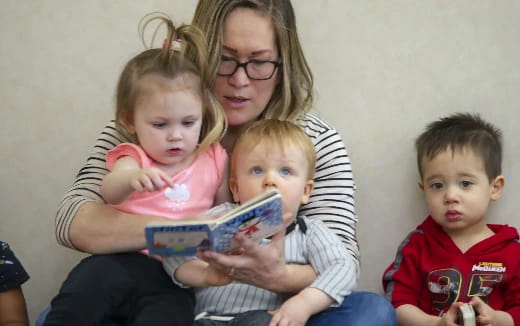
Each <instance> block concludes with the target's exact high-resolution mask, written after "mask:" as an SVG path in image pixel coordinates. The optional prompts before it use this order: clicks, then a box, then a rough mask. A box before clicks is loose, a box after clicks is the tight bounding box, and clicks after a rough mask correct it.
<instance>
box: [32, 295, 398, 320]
mask: <svg viewBox="0 0 520 326" xmlns="http://www.w3.org/2000/svg"><path fill="white" fill-rule="evenodd" d="M48 310H49V308H47V309H46V310H45V311H44V312H43V313H42V314H41V315H40V316H39V318H38V320H37V321H36V326H41V325H42V324H43V320H45V316H46V314H47V313H48ZM267 324H268V323H267ZM103 325H105V326H108V325H110V326H117V325H118V324H117V323H111V322H110V321H107V323H106V324H105V323H104V324H103ZM196 325H197V324H196ZM198 325H206V324H203V323H200V324H198ZM209 325H211V324H209ZM215 325H218V323H216V324H215ZM307 325H308V326H335V325H342V326H343V325H349V326H394V325H397V321H396V315H395V310H394V308H393V307H392V305H391V304H390V302H388V301H387V300H386V299H385V298H383V297H382V296H380V295H377V294H375V293H372V292H365V291H355V292H352V293H351V294H350V295H349V296H347V297H346V298H345V300H343V303H342V304H341V306H339V307H334V308H328V309H327V310H324V311H322V312H321V313H318V314H316V315H314V316H313V317H311V319H309V321H308V322H307Z"/></svg>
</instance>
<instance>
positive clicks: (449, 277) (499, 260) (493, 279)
mask: <svg viewBox="0 0 520 326" xmlns="http://www.w3.org/2000/svg"><path fill="white" fill-rule="evenodd" d="M488 227H489V228H491V230H492V231H493V232H495V235H493V236H491V237H489V238H487V239H485V240H482V241H481V242H479V243H477V244H475V245H474V246H473V247H471V248H470V249H468V250H467V251H466V252H465V253H463V252H461V251H460V250H459V248H458V247H457V246H456V245H455V243H454V242H453V241H452V240H451V238H450V237H449V236H448V235H447V234H446V233H445V232H444V231H443V230H442V228H441V227H440V225H438V224H437V223H436V222H435V221H434V220H433V219H432V218H431V217H428V218H426V220H425V221H424V222H423V223H422V224H421V225H419V226H418V227H417V229H416V230H414V231H412V232H411V233H410V234H409V235H408V236H407V237H406V239H405V240H404V241H403V242H402V243H401V245H400V247H399V249H398V251H397V255H396V258H395V260H394V262H393V263H392V264H391V265H390V266H389V267H388V268H387V269H386V271H385V273H384V275H383V287H384V289H385V292H386V296H387V298H389V299H390V300H391V302H392V304H393V306H394V307H395V308H397V307H399V306H400V305H403V304H411V305H414V306H416V307H418V308H420V309H422V310H423V311H424V312H426V313H428V314H431V315H437V316H439V315H442V314H443V313H444V312H446V311H447V310H448V308H449V307H450V305H451V304H452V303H453V302H456V301H462V302H468V301H469V300H470V299H471V297H473V296H480V297H481V299H482V300H484V301H485V302H487V304H488V305H490V306H491V307H492V308H493V309H495V310H502V311H505V312H508V313H509V314H511V316H512V317H513V319H514V322H515V325H520V242H519V236H518V232H517V230H516V229H515V228H514V227H511V226H509V225H497V224H488Z"/></svg>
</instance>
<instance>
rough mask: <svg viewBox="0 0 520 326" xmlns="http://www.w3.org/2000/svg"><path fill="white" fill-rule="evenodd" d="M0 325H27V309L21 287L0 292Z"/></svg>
mask: <svg viewBox="0 0 520 326" xmlns="http://www.w3.org/2000/svg"><path fill="white" fill-rule="evenodd" d="M0 325H2V326H3V325H9V326H28V325H29V319H28V317H27V307H26V305H25V298H24V296H23V292H22V288H21V287H16V288H12V289H9V290H7V291H4V292H0Z"/></svg>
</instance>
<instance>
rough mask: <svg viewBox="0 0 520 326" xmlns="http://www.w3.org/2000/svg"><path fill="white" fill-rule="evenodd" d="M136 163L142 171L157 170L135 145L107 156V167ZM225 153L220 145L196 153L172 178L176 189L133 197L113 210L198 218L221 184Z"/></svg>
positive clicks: (209, 204)
mask: <svg viewBox="0 0 520 326" xmlns="http://www.w3.org/2000/svg"><path fill="white" fill-rule="evenodd" d="M123 156H130V157H133V158H134V159H136V160H137V161H138V162H139V164H140V165H141V167H154V166H157V164H155V162H154V161H153V160H152V159H151V158H150V157H148V155H147V154H146V153H145V152H144V150H143V149H142V148H141V147H139V146H138V145H135V144H131V143H123V144H119V145H118V146H117V147H116V148H114V149H113V150H111V151H109V152H108V153H107V167H108V169H109V170H111V169H112V167H113V166H114V164H115V162H116V161H117V160H118V159H119V158H121V157H123ZM226 157H227V154H226V151H225V150H224V148H222V146H221V145H220V144H219V143H215V144H213V145H211V146H210V147H209V148H208V149H207V150H206V151H205V152H203V153H199V154H198V156H197V157H196V159H195V160H194V161H193V163H192V164H191V166H189V167H188V168H186V169H184V170H182V171H180V172H178V173H177V174H175V175H173V176H172V181H173V183H174V184H175V187H173V188H171V187H165V188H164V189H161V190H159V191H154V192H144V193H138V192H134V193H132V194H131V195H130V196H129V197H128V198H127V199H126V200H125V201H124V202H123V203H121V204H119V205H112V207H114V208H116V209H118V210H120V211H123V212H127V213H133V214H144V215H152V216H161V217H167V218H169V219H178V218H180V217H184V216H186V215H191V214H200V213H203V212H205V211H206V210H208V209H209V208H211V207H212V206H213V202H214V199H215V194H216V193H217V190H218V188H219V187H220V185H221V183H222V178H223V174H224V168H225V164H226Z"/></svg>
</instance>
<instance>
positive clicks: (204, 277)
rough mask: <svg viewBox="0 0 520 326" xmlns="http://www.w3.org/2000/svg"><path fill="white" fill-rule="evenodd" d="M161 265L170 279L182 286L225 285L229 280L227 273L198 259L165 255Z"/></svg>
mask: <svg viewBox="0 0 520 326" xmlns="http://www.w3.org/2000/svg"><path fill="white" fill-rule="evenodd" d="M163 266H164V269H165V270H166V272H167V273H168V274H169V275H170V276H171V277H172V279H173V280H174V281H175V282H176V283H178V284H179V285H181V284H182V285H183V286H189V287H199V288H201V287H208V286H220V285H226V284H228V283H230V282H231V278H230V277H229V275H228V274H226V273H225V272H223V271H220V270H218V269H217V268H215V267H214V266H211V265H210V264H208V263H206V262H205V261H202V260H198V259H189V260H187V259H186V257H165V258H164V259H163Z"/></svg>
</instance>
